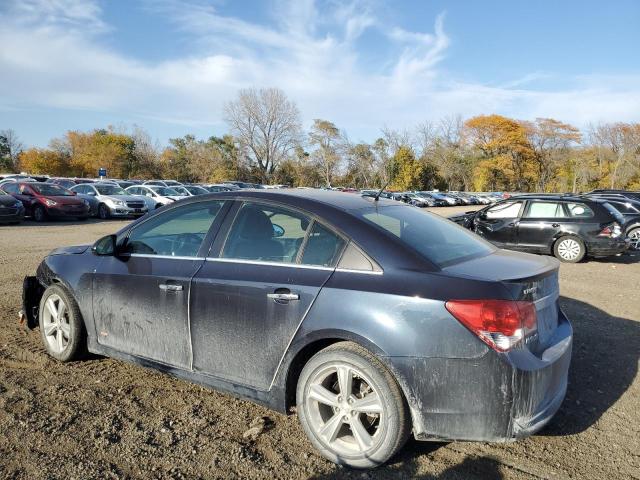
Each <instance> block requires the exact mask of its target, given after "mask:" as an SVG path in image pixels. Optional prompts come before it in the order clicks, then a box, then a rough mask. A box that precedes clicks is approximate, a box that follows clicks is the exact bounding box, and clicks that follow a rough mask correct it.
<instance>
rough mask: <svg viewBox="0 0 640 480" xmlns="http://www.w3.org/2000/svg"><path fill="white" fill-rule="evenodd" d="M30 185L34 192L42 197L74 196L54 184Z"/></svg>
mask: <svg viewBox="0 0 640 480" xmlns="http://www.w3.org/2000/svg"><path fill="white" fill-rule="evenodd" d="M29 185H30V186H31V188H33V190H34V191H35V192H36V193H39V194H40V195H45V196H54V197H71V196H73V195H74V194H73V193H71V192H70V191H69V190H67V189H65V188H62V187H60V186H58V185H54V184H52V183H42V184H40V185H34V184H29Z"/></svg>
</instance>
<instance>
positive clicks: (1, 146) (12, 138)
mask: <svg viewBox="0 0 640 480" xmlns="http://www.w3.org/2000/svg"><path fill="white" fill-rule="evenodd" d="M23 148H24V145H23V144H22V142H21V141H20V139H19V138H18V135H16V132H15V131H13V130H11V129H7V130H0V169H9V170H13V171H16V172H17V171H18V170H19V165H18V157H19V155H20V152H22V150H23Z"/></svg>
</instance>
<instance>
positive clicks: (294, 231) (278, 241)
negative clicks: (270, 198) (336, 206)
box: [222, 202, 311, 263]
mask: <svg viewBox="0 0 640 480" xmlns="http://www.w3.org/2000/svg"><path fill="white" fill-rule="evenodd" d="M310 223H311V221H310V219H309V218H308V217H307V216H305V215H303V214H301V213H298V212H295V211H293V210H289V209H286V208H282V207H276V206H271V205H266V204H259V203H253V202H245V203H244V204H243V205H242V207H240V210H238V213H237V215H236V218H235V220H234V222H233V225H232V227H231V230H230V232H229V235H228V236H227V240H226V242H225V245H224V248H223V250H222V258H233V259H238V260H258V261H267V262H282V263H295V262H296V258H297V255H298V252H299V251H300V247H301V246H302V242H303V241H304V239H305V236H306V232H307V229H308V228H309V225H310Z"/></svg>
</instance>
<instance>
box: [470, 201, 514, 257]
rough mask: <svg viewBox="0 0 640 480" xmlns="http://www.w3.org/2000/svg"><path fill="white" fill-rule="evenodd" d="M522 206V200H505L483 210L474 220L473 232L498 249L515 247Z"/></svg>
mask: <svg viewBox="0 0 640 480" xmlns="http://www.w3.org/2000/svg"><path fill="white" fill-rule="evenodd" d="M524 204H525V202H524V201H523V200H506V201H504V202H500V203H497V204H496V205H494V206H492V207H489V208H487V209H485V210H483V211H482V212H480V213H478V215H477V216H476V217H475V218H474V220H473V230H474V231H475V232H476V233H477V234H478V235H481V236H483V237H484V238H486V239H487V240H489V241H490V242H492V243H494V244H496V245H498V246H500V247H508V248H509V247H511V248H513V247H516V246H517V244H518V223H519V221H520V215H521V214H522V210H523V208H524Z"/></svg>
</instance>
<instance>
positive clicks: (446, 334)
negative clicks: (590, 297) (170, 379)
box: [23, 190, 572, 468]
mask: <svg viewBox="0 0 640 480" xmlns="http://www.w3.org/2000/svg"><path fill="white" fill-rule="evenodd" d="M558 266H559V263H558V262H557V261H556V260H555V259H553V258H551V257H541V256H536V255H529V254H524V253H517V252H509V251H505V250H500V249H497V248H496V247H494V246H493V245H491V244H490V243H488V242H486V241H485V240H483V239H481V238H480V237H478V236H477V235H475V234H473V233H471V232H469V231H468V230H465V229H463V228H461V227H459V226H458V225H455V224H454V223H452V222H450V221H449V220H446V219H443V218H441V217H439V216H437V215H434V214H431V213H426V212H422V211H420V209H417V208H415V207H412V206H409V205H404V204H399V203H397V202H393V201H388V200H384V199H380V200H376V199H374V198H372V197H360V196H357V195H349V194H345V193H338V192H326V191H310V190H303V191H300V190H278V191H273V190H271V191H268V190H238V191H235V192H224V193H216V194H208V195H201V196H197V197H189V198H187V199H185V200H181V201H180V202H176V203H174V204H171V205H169V206H167V207H164V208H162V209H159V210H157V211H155V212H154V213H152V214H149V215H147V216H146V217H144V218H141V219H139V220H137V221H135V222H133V223H132V224H130V225H128V226H127V227H125V228H123V229H122V230H120V231H119V232H118V233H117V234H115V235H109V236H106V237H104V238H102V239H100V240H98V241H97V242H96V243H95V244H94V245H93V247H91V246H78V247H64V248H60V249H58V250H55V251H53V252H51V253H50V254H49V255H48V256H47V257H46V258H45V259H44V261H43V262H42V264H41V265H40V266H39V268H38V271H37V275H36V276H34V277H27V278H26V279H25V284H24V299H23V300H24V302H23V303H24V312H25V314H26V317H27V322H28V325H29V326H31V327H36V326H39V328H40V332H41V335H42V340H43V342H44V344H45V346H46V348H47V351H48V352H49V354H50V355H52V356H53V357H55V358H57V359H58V360H61V361H69V360H71V359H75V358H78V356H79V355H80V354H81V352H82V351H83V350H84V349H88V350H89V351H90V352H94V353H97V354H102V355H107V356H110V357H115V358H118V359H122V360H125V361H129V362H135V363H137V364H140V365H143V366H146V367H151V368H155V369H159V370H162V371H164V372H167V373H170V374H172V375H175V376H178V377H181V378H184V379H188V380H191V381H194V382H198V383H200V384H203V385H206V386H209V387H212V388H215V389H219V390H223V391H226V392H230V393H232V394H235V395H237V396H239V397H241V398H245V399H249V400H253V401H255V402H258V403H260V404H263V405H266V406H268V407H270V408H273V409H275V410H278V411H281V412H290V411H292V408H293V407H296V408H295V410H296V412H297V414H298V416H299V419H300V421H301V423H302V426H303V428H304V430H305V432H306V433H307V435H308V437H309V439H310V441H311V442H312V443H313V445H314V446H315V447H316V448H317V449H318V450H319V451H320V452H321V453H322V454H323V455H324V456H325V457H327V458H328V459H330V460H332V461H334V462H337V463H341V464H345V465H349V466H352V467H359V468H366V467H374V466H377V465H380V464H382V463H384V462H386V461H387V460H388V459H389V458H391V457H392V456H393V455H394V454H395V453H396V452H397V451H398V450H399V449H400V448H401V447H402V446H403V444H404V443H405V441H406V440H407V438H408V436H409V435H410V434H413V436H414V437H415V438H417V439H419V440H432V441H443V440H454V439H460V440H479V441H509V440H515V439H518V438H521V437H524V436H527V435H530V434H532V433H534V432H536V431H538V430H539V429H540V428H542V427H543V426H544V425H545V424H546V423H547V422H548V421H549V420H550V419H551V418H552V416H553V415H554V414H555V412H556V411H557V410H558V408H559V407H560V404H561V402H562V400H563V398H564V396H565V392H566V388H567V374H568V369H569V363H570V359H571V345H572V329H571V325H570V323H569V321H568V320H567V318H566V317H565V315H564V314H563V313H562V311H561V310H560V308H559V304H558V295H559V290H558Z"/></svg>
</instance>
